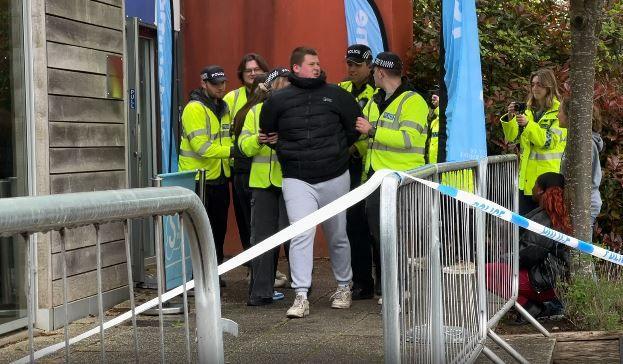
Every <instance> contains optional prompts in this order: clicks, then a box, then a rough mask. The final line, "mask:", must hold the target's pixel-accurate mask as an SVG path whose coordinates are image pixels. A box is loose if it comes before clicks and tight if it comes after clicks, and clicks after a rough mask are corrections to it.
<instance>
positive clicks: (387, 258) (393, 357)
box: [379, 176, 401, 364]
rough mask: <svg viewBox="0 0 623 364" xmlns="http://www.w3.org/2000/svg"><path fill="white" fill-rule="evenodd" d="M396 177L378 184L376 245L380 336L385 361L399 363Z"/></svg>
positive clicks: (388, 178) (385, 179)
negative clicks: (380, 293)
mask: <svg viewBox="0 0 623 364" xmlns="http://www.w3.org/2000/svg"><path fill="white" fill-rule="evenodd" d="M397 190H398V177H397V176H388V177H385V178H384V179H383V182H382V183H381V193H380V195H381V196H380V206H379V208H380V211H379V213H380V240H381V241H380V244H381V261H382V263H381V267H383V268H382V271H381V281H382V287H383V336H384V337H385V362H387V363H396V364H398V363H400V359H401V358H400V306H399V302H398V300H399V298H398V253H397V245H398V239H397V221H396V198H397Z"/></svg>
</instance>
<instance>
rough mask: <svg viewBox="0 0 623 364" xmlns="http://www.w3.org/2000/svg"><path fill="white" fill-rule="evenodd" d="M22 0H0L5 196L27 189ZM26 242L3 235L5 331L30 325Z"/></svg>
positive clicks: (0, 155) (0, 290) (1, 322)
mask: <svg viewBox="0 0 623 364" xmlns="http://www.w3.org/2000/svg"><path fill="white" fill-rule="evenodd" d="M23 19H24V18H23V3H22V1H21V0H8V1H0V198H8V197H16V196H24V195H27V194H28V183H27V182H28V181H27V175H28V158H27V149H26V145H27V141H28V139H27V135H26V117H25V115H26V102H25V99H26V92H25V82H24V38H23V26H24V22H23ZM25 253H26V242H25V241H24V240H23V239H21V238H19V237H10V238H0V334H2V333H4V332H7V331H11V330H15V329H17V328H19V327H22V326H25V325H26V319H25V317H26V296H25V286H26V263H25Z"/></svg>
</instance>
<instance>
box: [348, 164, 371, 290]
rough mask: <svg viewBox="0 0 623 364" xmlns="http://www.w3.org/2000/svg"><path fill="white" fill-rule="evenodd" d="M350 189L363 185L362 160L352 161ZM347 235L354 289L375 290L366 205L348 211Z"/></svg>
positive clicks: (360, 204) (360, 203)
mask: <svg viewBox="0 0 623 364" xmlns="http://www.w3.org/2000/svg"><path fill="white" fill-rule="evenodd" d="M349 172H350V189H351V190H353V189H355V188H357V187H359V185H360V184H361V174H362V172H363V164H362V161H361V159H360V158H352V157H351V159H350V166H349ZM346 234H348V241H349V242H350V257H351V266H352V268H353V287H354V288H361V289H364V290H368V289H370V290H372V289H374V279H373V278H372V248H373V239H372V236H370V228H369V226H368V219H367V217H366V204H365V201H361V202H359V203H357V204H356V205H354V206H352V207H351V208H349V209H348V210H347V211H346Z"/></svg>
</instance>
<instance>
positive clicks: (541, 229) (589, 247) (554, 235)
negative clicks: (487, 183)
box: [398, 172, 623, 265]
mask: <svg viewBox="0 0 623 364" xmlns="http://www.w3.org/2000/svg"><path fill="white" fill-rule="evenodd" d="M398 174H399V175H400V176H401V177H402V178H407V179H412V180H414V181H417V182H419V183H422V184H424V185H426V186H428V187H430V188H433V189H435V190H437V191H439V192H440V193H442V194H444V195H446V196H450V197H452V198H455V199H457V200H459V201H461V202H464V203H466V204H468V205H470V206H473V207H474V208H476V209H479V210H482V211H484V212H486V213H488V214H490V215H493V216H496V217H498V218H500V219H502V220H506V221H509V222H511V223H513V224H515V225H518V226H521V227H523V228H525V229H528V230H530V231H532V232H535V233H537V234H539V235H543V236H546V237H548V238H550V239H552V240H554V241H557V242H559V243H562V244H565V245H567V246H569V247H571V248H574V249H577V250H579V251H581V252H583V253H586V254H590V255H593V256H595V257H597V258H600V259H603V260H607V261H609V262H612V263H615V264H618V265H623V255H621V254H618V253H615V252H612V251H609V250H606V249H604V248H601V247H598V246H596V245H593V244H590V243H587V242H585V241H582V240H579V239H576V238H574V237H572V236H569V235H566V234H563V233H561V232H559V231H556V230H554V229H551V228H548V227H545V226H543V225H541V224H539V223H536V222H534V221H532V220H528V219H526V218H525V217H523V216H521V215H519V214H516V213H514V212H512V211H510V210H508V209H506V208H505V207H502V206H500V205H498V204H496V203H494V202H491V201H489V200H487V199H485V198H482V197H480V196H476V195H474V194H472V193H469V192H465V191H462V190H459V189H457V188H454V187H450V186H446V185H442V184H439V183H436V182H431V181H427V180H423V179H420V178H415V177H412V176H410V175H408V174H406V173H401V172H398Z"/></svg>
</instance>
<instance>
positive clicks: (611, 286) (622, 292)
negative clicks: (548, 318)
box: [560, 277, 623, 331]
mask: <svg viewBox="0 0 623 364" xmlns="http://www.w3.org/2000/svg"><path fill="white" fill-rule="evenodd" d="M560 295H561V298H562V301H563V302H564V303H565V311H566V312H565V314H566V317H567V318H568V319H569V321H571V322H572V323H573V324H574V325H575V326H576V327H577V328H578V329H580V330H606V331H611V330H618V329H621V327H623V285H622V284H621V281H620V280H616V281H610V280H606V279H599V280H598V281H597V282H595V281H594V280H592V279H590V278H586V277H577V278H575V279H574V280H573V281H572V283H569V284H564V285H562V288H561V289H560Z"/></svg>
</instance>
